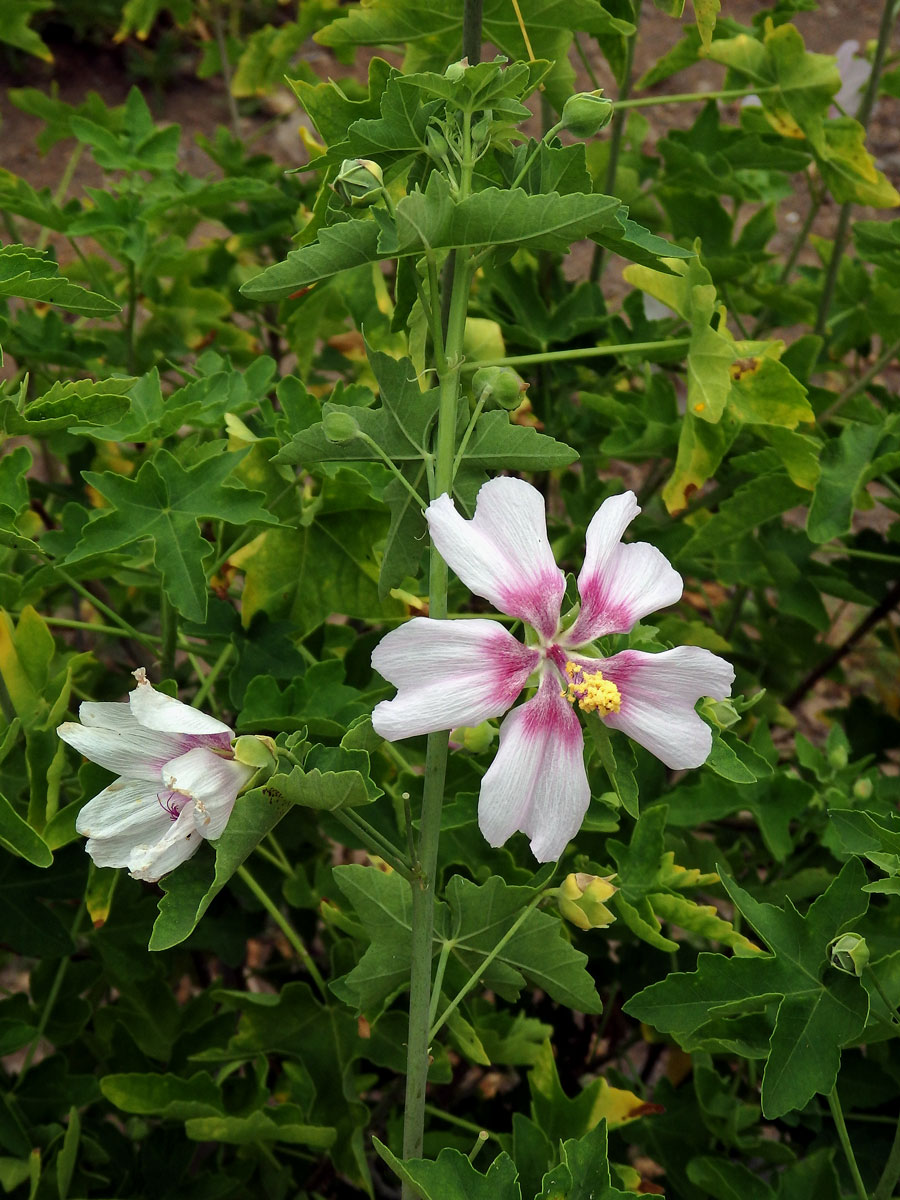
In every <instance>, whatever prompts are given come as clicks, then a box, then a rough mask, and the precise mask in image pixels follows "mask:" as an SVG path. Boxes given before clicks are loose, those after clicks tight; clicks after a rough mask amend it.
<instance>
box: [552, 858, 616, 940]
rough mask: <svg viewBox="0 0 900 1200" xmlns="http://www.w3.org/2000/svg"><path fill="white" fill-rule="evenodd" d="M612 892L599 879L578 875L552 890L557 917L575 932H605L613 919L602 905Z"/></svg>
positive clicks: (599, 877) (581, 872)
mask: <svg viewBox="0 0 900 1200" xmlns="http://www.w3.org/2000/svg"><path fill="white" fill-rule="evenodd" d="M615 891H616V889H615V888H614V887H613V885H612V884H611V883H610V882H609V880H608V879H604V878H602V876H600V875H586V874H585V873H584V872H583V871H578V872H577V873H574V874H572V875H567V876H566V878H565V879H564V880H563V882H562V885H561V886H560V887H558V888H557V889H556V903H557V904H558V905H559V911H560V914H561V915H562V916H563V917H565V919H566V920H567V921H570V922H571V923H572V924H573V925H577V927H578V928H579V929H605V928H606V927H607V925H611V924H612V922H613V921H614V920H615V919H616V918H615V915H614V914H613V913H611V912H610V911H609V909H608V908H607V907H606V904H605V903H604V902H605V901H606V900H608V899H609V898H610V896H612V895H613V894H614V893H615Z"/></svg>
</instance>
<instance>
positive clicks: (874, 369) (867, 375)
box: [819, 338, 900, 425]
mask: <svg viewBox="0 0 900 1200" xmlns="http://www.w3.org/2000/svg"><path fill="white" fill-rule="evenodd" d="M898 352H900V338H898V339H897V340H896V341H895V342H891V344H890V346H888V348H887V350H884V351H883V352H882V353H881V354H879V356H878V358H876V359H875V361H874V362H873V363H872V365H871V366H870V367H868V368H867V369H866V370H865V371H864V372H863V374H862V375H860V377H859V379H855V380H854V381H853V383H851V384H848V386H847V387H846V388H844V390H843V391H842V392H841V394H840V395H839V396H838V398H837V400H835V402H834V404H832V405H831V406H830V407H829V408H826V409H825V411H824V412H823V413H822V414H821V416H820V417H819V424H820V425H821V424H822V422H823V421H827V420H828V419H829V418H831V417H833V416H834V415H835V413H837V412H839V411H840V410H841V409H842V408H843V407H844V405H845V404H846V403H847V401H848V400H852V399H853V397H854V396H858V395H859V393H860V392H861V391H863V390H864V389H865V388H866V387H867V386H868V385H869V384H870V383H871V382H872V380H873V379H874V378H875V376H876V375H877V374H878V372H879V371H882V370H883V369H884V368H885V367H886V366H887V365H888V363H890V362H893V360H894V359H895V358H896V356H897V354H898Z"/></svg>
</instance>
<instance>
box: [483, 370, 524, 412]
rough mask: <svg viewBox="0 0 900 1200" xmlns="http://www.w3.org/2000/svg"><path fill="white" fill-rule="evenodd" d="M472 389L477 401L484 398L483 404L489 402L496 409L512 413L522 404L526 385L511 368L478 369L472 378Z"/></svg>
mask: <svg viewBox="0 0 900 1200" xmlns="http://www.w3.org/2000/svg"><path fill="white" fill-rule="evenodd" d="M472 389H473V391H474V392H475V395H476V396H477V397H478V399H479V400H480V399H481V398H482V396H484V398H485V403H487V402H488V401H489V400H491V401H493V403H494V404H495V405H496V406H497V407H498V408H505V409H507V410H509V411H512V410H513V409H516V408H518V407H519V405H520V404H521V403H522V396H523V395H524V394H525V392H526V391H527V390H528V384H527V383H526V382H525V380H524V379H523V378H522V376H521V375H519V374H518V373H517V372H516V371H514V370H513V369H512V367H479V368H478V370H477V371H476V372H475V374H474V375H473V376H472ZM485 392H486V393H487V395H486V396H485Z"/></svg>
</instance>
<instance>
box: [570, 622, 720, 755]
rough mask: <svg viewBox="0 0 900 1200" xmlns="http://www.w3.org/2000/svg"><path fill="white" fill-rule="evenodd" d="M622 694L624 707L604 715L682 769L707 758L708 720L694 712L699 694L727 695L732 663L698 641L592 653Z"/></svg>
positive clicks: (609, 722)
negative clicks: (652, 650) (599, 655)
mask: <svg viewBox="0 0 900 1200" xmlns="http://www.w3.org/2000/svg"><path fill="white" fill-rule="evenodd" d="M590 666H591V668H592V669H593V670H598V669H599V670H602V672H603V677H604V678H605V679H610V680H612V682H613V683H614V684H615V685H616V687H617V688H618V689H619V692H620V693H621V696H622V707H621V709H620V710H619V712H617V713H611V714H610V715H609V716H608V717H605V718H604V720H605V723H606V724H607V725H609V726H611V727H612V728H613V729H620V730H621V731H622V732H623V733H626V734H628V736H629V737H630V738H634V740H635V741H636V742H638V743H640V745H642V746H643V747H644V748H645V749H646V750H649V751H650V753H651V754H655V755H656V757H657V758H659V759H661V760H662V761H663V762H664V763H665V764H666V766H667V767H671V768H672V769H673V770H682V769H684V768H687V767H699V766H700V765H701V764H702V763H704V762H706V759H707V758H708V756H709V751H710V748H711V746H712V733H711V731H710V729H709V726H708V725H706V723H705V722H704V721H703V720H702V719H701V718H700V717H699V716H698V715H697V713H695V712H694V705H695V704H696V702H697V701H698V700H699V699H700V697H701V696H713V697H714V698H715V699H716V700H724V699H725V697H726V696H729V695H730V694H731V685H732V683H733V682H734V668H733V667H732V665H731V663H728V662H726V661H725V659H724V658H719V656H718V655H716V654H712V653H711V652H710V651H709V650H703V649H701V648H700V647H699V646H679V647H677V648H676V649H675V650H666V651H664V652H663V653H662V654H644V653H642V652H641V651H639V650H623V652H622V653H621V654H616V655H614V656H613V657H612V658H607V659H594V660H593V661H592V662H591V664H590Z"/></svg>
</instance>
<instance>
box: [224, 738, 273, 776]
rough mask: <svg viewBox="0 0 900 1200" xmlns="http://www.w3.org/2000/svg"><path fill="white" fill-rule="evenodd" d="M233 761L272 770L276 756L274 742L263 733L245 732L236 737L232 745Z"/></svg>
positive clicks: (259, 768) (269, 771) (270, 771)
mask: <svg viewBox="0 0 900 1200" xmlns="http://www.w3.org/2000/svg"><path fill="white" fill-rule="evenodd" d="M233 750H234V758H235V762H242V763H244V766H245V767H254V768H256V769H257V770H268V773H269V774H270V775H271V773H272V772H274V770H275V768H276V766H277V762H278V757H277V750H276V746H275V743H274V742H272V739H271V738H269V737H266V736H265V734H264V733H245V734H242V736H241V737H239V738H236V739H235V742H234V746H233Z"/></svg>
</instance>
